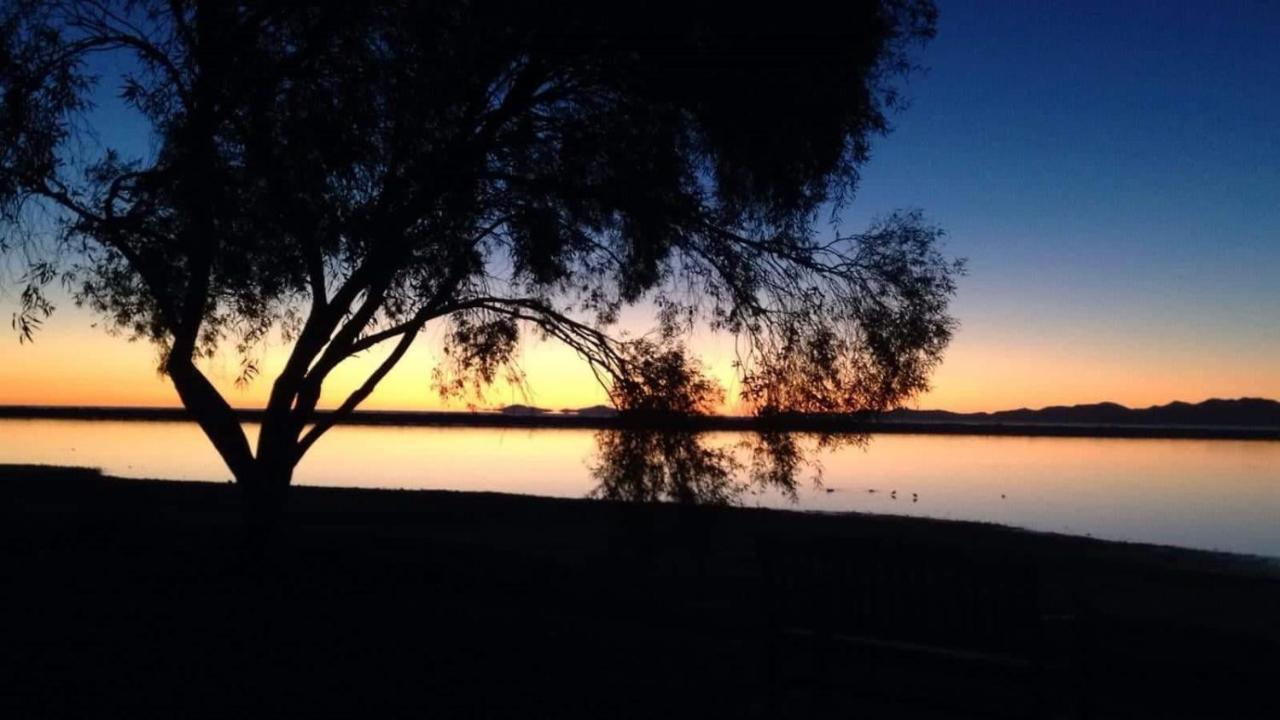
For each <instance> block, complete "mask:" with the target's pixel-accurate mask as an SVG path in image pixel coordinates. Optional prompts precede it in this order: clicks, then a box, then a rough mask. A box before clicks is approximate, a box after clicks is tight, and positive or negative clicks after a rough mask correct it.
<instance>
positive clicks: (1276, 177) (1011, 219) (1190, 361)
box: [0, 0, 1280, 410]
mask: <svg viewBox="0 0 1280 720" xmlns="http://www.w3.org/2000/svg"><path fill="white" fill-rule="evenodd" d="M939 6H940V10H941V18H940V21H939V32H938V37H937V39H936V40H935V41H934V42H933V43H932V44H931V45H930V46H928V47H927V48H926V49H925V51H924V52H922V53H920V54H919V60H920V62H921V64H922V65H924V66H926V67H927V68H928V70H927V72H925V73H923V74H917V75H915V76H914V77H913V78H912V79H911V81H910V83H909V84H908V86H907V88H906V89H907V95H908V96H909V98H910V106H909V107H908V108H906V109H905V110H904V111H902V112H900V113H898V114H897V115H896V116H895V117H894V126H895V128H894V132H893V133H892V134H891V135H889V136H888V137H886V138H883V139H880V140H879V141H878V142H877V143H876V144H875V145H874V147H873V157H872V160H871V162H870V164H869V165H868V166H867V167H866V168H865V170H864V173H863V181H862V185H861V189H860V192H859V194H858V197H857V199H856V200H855V202H854V204H853V206H852V207H850V208H849V209H848V210H847V211H846V212H845V213H844V214H843V216H842V218H841V229H842V230H843V231H845V232H852V231H856V230H858V229H860V228H862V227H863V226H865V224H866V222H867V220H868V219H870V218H871V217H873V216H875V215H877V214H882V213H886V212H888V211H890V210H893V209H895V208H900V207H919V208H922V209H923V210H924V211H925V212H926V214H927V215H928V216H929V217H930V219H932V220H933V221H935V222H937V223H938V224H939V225H941V226H942V227H943V228H945V229H946V230H947V232H948V241H947V242H948V244H947V251H948V252H949V253H950V254H953V255H958V256H964V257H967V258H968V260H969V268H970V271H969V275H968V276H967V277H965V278H963V279H962V282H961V287H960V293H959V296H958V297H957V299H956V303H955V306H954V310H955V312H956V314H957V316H958V317H959V319H960V321H961V328H960V330H959V333H958V335H957V337H956V339H955V341H954V343H953V344H952V346H951V348H950V349H949V351H948V353H947V358H946V361H945V362H944V364H943V366H942V367H941V368H940V369H939V371H938V373H937V374H936V375H935V378H934V385H935V387H934V389H933V390H932V391H931V392H929V393H928V394H926V395H924V396H922V397H921V398H918V399H917V400H916V401H914V402H913V403H912V404H913V405H915V406H919V407H943V408H948V409H955V410H996V409H1003V408H1009V407H1018V406H1031V407H1039V406H1044V405H1051V404H1064V403H1066V404H1069V403H1081V402H1096V401H1101V400H1114V401H1117V402H1121V403H1124V404H1127V405H1133V406H1144V405H1151V404H1156V403H1164V402H1168V401H1170V400H1174V399H1181V400H1189V401H1197V400H1202V399H1205V398H1208V397H1238V396H1245V395H1248V396H1265V397H1273V398H1280V42H1277V38H1280V3H1274V2H1263V1H1261V0H1255V1H1251V2H1250V1H1244V2H1234V3H1226V2H1224V3H1212V2H1203V3H1185V4H1183V3H1177V2H1127V3H1085V2H1079V1H1072V2H1043V1H1042V2H1034V3H1027V2H975V3H969V2H948V1H947V0H940V1H939ZM103 112H104V116H106V117H110V119H111V122H112V126H111V127H109V128H107V129H106V131H105V132H104V133H103V138H104V140H105V141H108V142H111V141H113V139H115V138H119V139H121V140H124V139H127V138H130V136H131V135H132V134H136V131H135V127H134V126H133V124H132V123H131V121H130V120H129V119H128V118H127V117H124V116H120V117H114V116H110V115H109V113H110V111H109V110H104V111H103ZM6 292H7V295H5V296H4V297H0V313H3V314H4V315H5V316H7V315H8V314H9V313H10V312H11V311H12V308H13V297H12V296H13V291H12V288H10V289H8V290H7V291H6ZM93 320H94V319H93V318H92V317H91V316H90V315H88V314H87V313H85V312H82V311H79V310H76V309H74V308H73V307H72V306H71V304H70V302H63V303H62V304H61V307H60V309H59V311H58V313H57V314H55V316H54V318H52V319H51V320H50V321H49V323H48V324H47V327H46V328H45V331H44V332H43V333H42V334H41V335H40V336H39V338H38V340H37V342H36V343H35V344H34V345H28V346H22V347H19V345H18V343H17V340H16V338H15V337H14V336H13V335H12V334H9V335H7V336H5V337H0V403H29V404H108V405H173V404H176V403H177V399H176V395H175V394H174V392H173V390H172V389H171V387H170V386H169V385H168V383H167V381H165V380H164V379H163V378H161V377H160V376H159V375H157V373H156V372H155V367H156V359H155V355H154V352H153V350H152V349H151V348H150V347H148V346H145V345H139V344H129V343H127V342H125V341H124V340H123V339H121V338H113V337H110V336H108V335H107V334H106V333H105V332H103V331H102V330H101V329H96V328H92V327H90V323H92V322H93ZM433 337H435V334H434V333H432V332H428V333H427V334H426V336H424V337H423V338H422V339H421V341H420V342H419V344H418V346H417V347H416V349H415V350H414V351H412V352H411V353H410V354H409V356H407V357H406V358H405V360H404V361H403V362H402V363H401V366H400V367H399V368H398V369H397V370H396V371H395V372H394V373H393V374H392V375H391V376H390V377H388V379H387V380H386V381H385V382H384V384H383V386H382V387H381V388H380V389H379V391H378V392H377V393H375V395H374V396H373V397H372V398H371V399H370V400H369V402H368V403H366V407H371V408H414V409H416V408H434V407H439V406H440V403H439V401H438V400H437V398H436V396H435V393H434V391H433V390H432V388H431V386H430V382H429V378H430V368H431V364H432V358H431V346H432V344H433V343H432V339H433ZM694 344H695V347H696V348H697V349H698V350H700V351H701V353H702V354H703V355H704V357H705V359H706V360H707V362H708V365H709V366H710V368H711V370H712V372H713V373H714V374H715V375H717V376H719V377H720V378H722V380H724V381H726V382H727V383H729V384H730V386H731V390H732V382H731V381H732V378H731V375H732V373H731V371H730V369H729V368H728V366H727V362H728V359H729V358H730V357H731V347H732V345H731V343H730V342H729V341H728V340H726V339H716V338H710V337H706V336H699V337H698V338H696V339H695V343H694ZM523 358H524V359H523V365H524V367H525V369H526V371H527V373H528V375H529V378H530V380H531V384H532V389H533V393H534V394H533V395H532V397H530V398H527V399H523V400H522V398H520V397H519V396H518V395H515V394H513V393H512V392H510V391H508V390H506V389H495V391H494V392H493V393H492V394H491V397H490V398H489V399H488V402H491V403H496V404H501V403H505V402H515V401H531V402H534V403H537V404H540V405H545V406H549V407H556V408H559V407H574V406H581V405H589V404H592V403H595V402H599V401H601V400H602V399H603V393H602V392H601V391H600V390H599V388H598V387H596V386H595V385H594V381H593V380H592V378H591V375H590V373H589V372H587V370H586V368H585V367H584V366H583V365H582V364H581V362H580V361H578V360H577V359H576V358H575V357H574V356H573V354H572V353H571V352H568V351H566V350H563V349H559V348H554V347H550V346H545V345H541V344H539V343H529V344H528V345H527V346H526V348H525V351H524V354H523ZM282 359H283V358H282V352H281V350H280V349H278V348H277V349H274V350H272V349H269V350H268V352H267V357H266V365H267V368H268V374H269V371H270V368H271V367H272V366H273V365H278V364H279V363H280V362H282ZM373 360H374V359H373V358H369V359H366V360H363V361H358V362H355V363H352V364H351V366H350V367H348V368H346V369H345V370H344V371H342V372H340V373H339V374H338V376H337V377H336V378H335V379H334V380H333V381H331V383H330V385H331V386H332V387H331V388H330V394H328V395H327V404H334V403H336V402H337V401H338V400H340V395H341V394H342V391H343V390H344V389H349V388H350V387H352V386H353V385H354V383H355V382H356V381H357V379H358V378H359V377H360V376H361V373H363V372H367V370H368V368H369V366H370V365H371V364H372V362H373ZM207 369H208V370H209V372H210V373H211V375H212V376H213V377H214V379H215V381H216V382H217V383H218V384H219V385H220V386H221V387H223V388H225V391H226V392H227V394H228V396H229V398H230V399H231V401H232V402H233V404H238V405H245V406H251V405H256V404H261V402H262V400H263V398H264V397H265V394H266V392H267V390H268V382H266V381H259V382H258V383H256V384H255V385H254V386H253V387H251V388H250V389H248V390H246V391H240V390H236V389H234V388H233V387H232V383H231V379H232V378H233V377H234V376H235V373H236V370H237V366H236V363H235V361H234V359H233V358H230V357H228V358H223V359H218V360H215V361H214V362H213V363H212V364H210V365H209V366H208V368H207ZM727 409H729V410H733V409H734V408H733V407H732V406H730V407H729V408H727Z"/></svg>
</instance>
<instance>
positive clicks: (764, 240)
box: [0, 0, 959, 519]
mask: <svg viewBox="0 0 1280 720" xmlns="http://www.w3.org/2000/svg"><path fill="white" fill-rule="evenodd" d="M322 5H323V7H319V6H314V7H313V6H308V5H307V4H302V3H286V2H279V1H276V2H236V1H234V0H164V1H162V0H127V1H126V0H96V1H91V0H81V1H79V2H73V1H69V0H5V1H4V3H3V6H2V9H0V96H2V100H0V102H2V104H0V210H2V212H3V216H2V217H3V222H2V224H0V226H2V227H3V228H4V230H3V233H0V238H3V240H0V242H3V243H4V244H5V245H6V246H8V247H10V248H20V249H22V250H23V251H24V252H25V254H26V257H28V258H30V259H31V264H30V266H29V268H28V271H27V273H26V280H27V283H26V288H25V290H24V292H23V294H22V295H21V298H20V299H21V307H20V309H19V311H18V312H17V313H16V314H15V317H14V325H15V327H16V328H17V329H18V331H19V332H20V333H21V334H22V335H23V336H24V337H26V338H29V337H30V335H31V332H32V331H33V330H34V328H35V327H36V326H37V325H38V324H39V321H40V320H41V318H42V317H44V316H45V315H47V314H48V312H50V311H51V310H52V308H51V306H50V305H49V304H48V301H47V300H46V299H45V295H44V294H43V292H42V288H43V287H44V286H45V285H46V284H47V283H49V282H51V281H53V280H54V279H55V278H59V277H61V278H63V279H64V280H65V281H66V282H67V284H68V286H69V287H70V288H71V290H72V291H73V294H74V297H75V299H76V301H77V302H80V303H83V304H86V305H88V306H90V307H92V308H94V309H95V310H97V311H98V312H100V313H101V314H102V315H104V316H105V317H106V318H107V319H108V320H109V321H110V323H111V324H112V325H114V326H116V327H118V328H122V329H124V330H125V331H127V332H128V333H131V334H132V335H134V336H136V337H138V338H144V339H147V340H149V341H151V342H154V343H155V344H156V345H157V346H158V347H159V348H161V351H162V358H163V359H162V364H161V367H162V370H163V372H165V373H166V374H167V375H168V376H169V377H170V378H171V379H172V381H173V383H174V386H175V388H176V389H177V391H178V394H179V396H180V397H181V399H182V402H183V403H184V405H185V406H186V407H187V408H189V410H190V411H191V413H192V414H193V416H194V417H195V418H196V419H197V420H198V422H199V424H200V427H201V428H202V429H203V431H204V432H205V434H206V435H207V436H208V437H209V439H210V440H211V441H212V443H213V445H214V446H215V447H216V448H217V450H218V452H219V453H220V454H221V456H222V457H223V458H224V459H225V461H226V463H227V465H228V467H229V468H230V470H231V472H232V473H233V474H234V476H235V478H236V480H237V481H238V483H239V484H240V486H241V487H242V488H243V489H244V491H245V494H246V498H247V499H248V500H249V503H248V507H249V508H250V509H252V510H255V511H256V512H257V513H258V517H259V518H261V519H269V518H270V517H271V516H272V515H273V514H274V513H275V512H276V511H277V510H278V508H279V506H280V504H281V502H282V500H283V496H284V492H285V488H286V487H287V486H288V484H289V482H290V478H291V475H292V471H293V468H294V466H295V465H296V463H297V462H298V460H299V459H300V458H301V457H302V456H303V454H304V453H305V452H306V451H307V449H308V448H310V447H311V446H312V445H313V444H314V443H315V442H316V440H317V439H318V438H319V437H321V436H322V435H323V434H324V433H325V432H326V431H327V430H328V429H330V428H331V427H332V426H333V425H334V424H335V423H337V422H339V421H341V419H342V418H343V417H344V416H345V415H347V414H349V413H350V412H352V411H353V410H354V409H355V408H356V407H357V406H358V405H359V404H360V403H361V402H362V401H363V400H364V399H365V398H366V397H368V395H369V394H370V393H371V392H372V391H373V390H374V388H375V387H376V386H377V384H378V383H379V382H380V381H381V379H382V378H383V377H385V375H386V374H387V373H388V372H389V371H390V370H391V368H392V367H393V366H394V365H395V364H396V363H397V362H398V361H399V360H400V359H401V358H402V357H403V356H404V354H405V352H406V351H407V350H408V349H409V347H410V344H411V343H412V342H414V339H415V337H416V336H417V335H418V334H419V332H420V331H421V330H423V328H424V327H426V326H427V325H428V324H429V323H439V324H441V325H443V326H444V327H445V328H447V331H446V332H445V340H444V347H443V354H444V355H445V357H446V358H447V362H446V364H445V365H444V366H443V367H442V368H441V369H440V370H439V371H438V378H437V379H438V381H439V383H440V385H441V390H442V392H445V393H451V392H460V391H462V390H463V389H465V388H469V387H472V386H475V385H480V386H483V385H485V384H487V383H491V382H493V381H494V380H495V379H496V378H498V377H499V374H500V373H501V372H502V371H503V369H504V368H506V367H508V366H509V364H510V361H511V359H512V355H513V352H514V351H515V349H516V347H517V344H518V340H519V338H520V336H521V332H522V330H531V331H534V332H536V333H541V334H542V335H544V336H547V337H551V338H555V339H558V340H560V341H562V342H564V343H567V344H568V345H569V346H570V347H572V348H573V349H575V350H576V351H577V352H578V353H580V354H581V355H582V356H583V357H584V358H585V359H586V360H587V361H589V362H590V363H591V365H592V367H593V368H594V369H595V370H596V371H597V373H598V375H599V377H601V379H602V380H603V381H604V382H605V384H606V385H607V386H608V387H609V388H611V389H612V390H613V391H614V392H615V393H616V392H618V391H619V389H620V388H625V387H627V386H628V383H633V382H634V378H635V377H636V376H637V365H638V364H642V363H639V362H638V360H637V355H636V353H634V352H629V351H627V350H626V349H625V346H624V345H623V344H621V342H620V341H619V339H618V338H616V337H615V336H614V335H613V333H612V332H611V331H610V327H611V326H612V325H613V324H614V323H615V322H616V320H617V318H618V314H619V311H620V309H621V308H622V307H624V306H626V305H628V304H633V303H637V302H640V301H648V302H651V303H652V305H653V307H655V308H656V314H657V320H658V322H657V325H658V327H659V328H660V330H661V334H660V335H659V336H658V337H659V338H660V340H659V341H658V342H657V343H656V344H654V345H652V346H651V347H652V348H662V347H666V346H667V344H668V342H667V341H669V340H671V339H673V338H677V337H678V336H679V335H680V333H682V332H683V331H685V330H687V329H688V328H690V327H692V325H693V324H694V323H695V322H706V323H707V324H708V325H709V326H710V327H711V328H713V329H715V330H718V331H723V332H729V333H734V334H736V335H738V336H740V337H741V338H742V339H743V341H744V342H743V343H742V344H741V345H742V347H743V348H744V350H743V361H742V363H741V366H740V371H741V373H742V381H743V387H744V389H745V395H746V398H747V400H748V401H750V402H752V403H754V405H755V406H756V407H758V408H760V409H762V410H768V411H775V412H776V411H787V410H800V411H806V412H812V411H829V412H843V411H856V410H867V409H879V408H885V407H888V406H890V405H892V404H894V403H895V402H897V401H899V400H900V399H902V398H904V397H906V396H909V395H911V394H913V393H915V392H918V391H919V390H921V389H922V388H924V387H925V385H926V381H927V376H928V373H929V371H930V369H931V368H932V367H933V365H934V364H935V363H936V362H937V361H938V359H939V356H940V353H941V351H942V349H943V348H944V346H945V344H946V343H947V341H948V339H949V337H950V334H951V330H952V326H953V321H952V319H951V318H950V317H949V316H948V315H947V312H946V310H947V304H948V300H949V298H950V296H951V295H952V293H953V292H954V279H955V276H956V273H957V272H958V270H959V268H958V266H957V265H956V264H954V263H952V262H949V261H947V260H946V259H944V258H943V257H942V256H941V255H940V254H939V252H938V250H937V248H936V242H937V240H938V238H939V235H940V232H939V231H938V230H937V229H936V228H933V227H931V226H929V225H927V224H926V223H924V222H923V221H922V219H921V217H920V216H919V215H918V214H915V213H900V214H894V215H891V216H889V217H888V218H887V219H885V220H883V221H882V222H880V223H878V224H876V225H875V226H874V227H873V228H871V229H870V230H869V231H867V232H865V233H863V234H859V235H854V236H847V237H835V238H825V239H824V238H821V237H820V236H819V235H818V234H817V233H816V232H815V231H814V229H813V225H814V222H815V220H816V219H817V218H818V216H819V213H822V212H826V211H829V210H830V209H832V208H838V207H839V206H840V205H841V204H843V203H844V202H846V201H848V200H849V199H850V198H851V197H852V193H853V190H854V187H855V184H856V180H857V177H858V168H859V165H860V164H861V163H862V162H863V161H864V160H865V159H866V157H867V154H868V147H869V141H870V138H871V137H872V136H873V135H875V134H876V133H879V132H881V131H884V130H885V128H886V120H885V112H886V111H887V109H888V108H890V107H892V106H894V105H895V103H896V94H895V91H894V86H893V81H894V80H895V79H896V78H897V77H899V76H901V75H902V74H903V73H904V72H906V71H907V70H908V69H909V68H910V62H909V56H908V51H909V50H910V47H911V46H912V45H913V44H914V43H917V42H920V41H923V40H924V39H927V38H928V37H930V36H931V35H932V33H933V28H934V19H935V11H934V8H933V6H932V3H931V2H929V1H928V0H858V1H855V2H847V3H839V4H836V5H834V6H830V5H829V4H826V3H801V4H800V5H796V4H795V3H791V4H789V5H788V6H787V8H786V11H787V12H786V14H785V16H783V15H780V13H779V12H778V11H777V10H776V9H775V10H769V11H758V10H754V9H748V8H734V9H733V10H732V11H725V10H724V9H722V7H721V6H720V5H719V4H715V3H705V4H704V3H697V2H693V3H689V2H683V3H652V4H648V3H646V4H639V3H637V4H634V5H633V4H627V5H625V6H624V7H616V5H617V4H615V3H599V2H566V3H564V4H558V6H557V7H556V8H555V9H554V10H552V9H549V8H547V7H545V6H543V5H541V4H538V3H527V2H516V1H514V0H513V1H510V2H486V1H485V0H476V1H474V2H430V3H428V2H422V3H419V2H410V1H409V0H399V1H395V0H372V1H370V2H360V3H326V4H322ZM103 56H108V57H110V58H111V62H109V63H96V64H95V61H94V58H97V57H103ZM108 70H110V72H108ZM104 74H106V75H107V76H108V78H105V79H106V80H110V81H115V82H118V90H119V97H120V98H121V100H122V102H123V103H125V104H126V105H127V107H128V109H129V112H131V113H133V114H134V115H136V116H137V117H138V118H139V124H140V127H145V128H146V131H147V132H149V138H148V139H149V141H150V145H151V150H150V151H149V152H147V153H145V154H144V155H143V156H141V157H130V156H126V155H124V154H123V153H121V152H119V151H117V150H114V149H106V150H102V151H96V150H94V147H95V143H94V142H91V140H92V138H93V136H94V131H95V128H94V127H92V124H93V122H94V118H95V117H97V116H95V115H93V114H92V113H91V112H89V110H90V107H89V99H90V97H92V91H93V88H94V86H95V83H100V82H103V81H104V78H103V77H101V76H102V75H104ZM139 132H141V130H140V131H139ZM272 333H280V334H281V335H282V336H283V337H284V338H285V339H286V340H288V341H289V343H290V347H291V350H290V354H289V356H288V359H287V362H286V363H285V365H284V367H283V369H282V370H281V371H280V373H279V375H278V376H277V377H276V378H274V380H273V384H272V388H271V392H270V396H269V401H268V404H267V407H266V414H265V418H264V420H263V422H262V426H261V431H260V434H259V437H258V440H257V446H256V448H253V447H251V446H250V443H249V441H248V440H247V438H246V436H245V434H244V433H243V431H242V430H241V427H240V424H239V423H238V422H237V420H236V416H235V414H234V413H233V412H232V408H231V407H230V406H229V404H228V403H227V401H226V400H225V399H224V398H223V397H222V396H221V395H220V394H219V393H218V392H217V391H216V389H215V388H214V386H213V385H212V384H211V383H210V382H209V380H208V379H207V378H206V376H205V375H204V374H203V373H202V371H201V370H200V368H199V365H198V361H199V360H200V358H202V357H203V356H208V355H210V354H211V353H213V352H214V350H215V348H218V347H226V346H234V347H235V348H236V350H237V351H238V352H239V353H240V356H241V357H242V358H243V359H242V363H243V375H242V379H243V380H245V381H248V380H251V379H252V378H253V376H254V375H256V374H257V365H256V362H255V359H254V358H255V354H254V351H255V348H257V347H259V346H260V345H261V343H262V342H263V340H264V339H265V338H267V337H268V336H270V335H271V334H272ZM374 348H387V349H388V351H387V353H386V355H385V359H383V360H382V361H381V363H380V364H379V365H378V366H377V368H376V369H375V370H374V371H373V372H372V373H371V374H370V375H369V376H368V378H367V379H366V380H365V381H364V382H363V383H362V384H361V385H360V386H359V387H358V388H357V389H356V390H355V391H354V392H353V393H352V394H351V395H350V397H348V398H347V399H346V400H345V401H344V402H343V403H342V404H341V405H340V407H339V408H338V409H337V411H336V412H334V413H332V414H317V412H316V405H317V402H318V400H319V398H320V396H321V389H322V387H323V385H324V383H325V381H326V379H327V378H328V377H329V375H330V373H331V372H332V371H333V370H334V369H335V368H336V367H338V366H339V365H340V364H341V363H342V362H344V361H345V360H347V359H348V358H351V357H352V356H355V355H358V354H360V353H365V352H368V351H370V350H373V349H374ZM627 394H628V396H630V397H637V398H639V397H643V393H639V394H637V393H634V392H629V393H627Z"/></svg>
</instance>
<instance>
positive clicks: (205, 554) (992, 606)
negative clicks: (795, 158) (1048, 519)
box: [0, 467, 1280, 718]
mask: <svg viewBox="0 0 1280 720" xmlns="http://www.w3.org/2000/svg"><path fill="white" fill-rule="evenodd" d="M0 506H2V507H3V508H4V511H3V512H4V517H3V519H2V520H3V523H2V524H0V558H2V562H3V582H4V587H3V593H4V597H5V609H4V612H3V614H2V615H0V638H2V641H0V642H2V645H0V647H2V652H3V656H2V657H0V678H2V680H0V682H2V687H0V717H13V718H18V717H46V716H76V717H111V716H125V715H128V716H134V717H193V716H205V717H212V716H220V717H403V716H416V717H591V718H608V717H692V716H703V717H711V718H720V717H725V718H731V717H761V718H772V717H853V716H857V717H1081V718H1083V717H1090V718H1092V717H1116V718H1128V717H1268V718H1274V717H1280V702H1278V701H1277V697H1278V696H1280V691H1278V690H1277V689H1276V686H1275V682H1276V678H1277V676H1278V674H1277V671H1278V670H1280V654H1278V650H1280V642H1278V641H1280V573H1278V572H1277V570H1276V566H1275V564H1273V563H1269V562H1264V561H1256V560H1249V559H1244V558H1233V557H1229V556H1221V555H1211V554H1207V553H1195V552H1189V551H1181V550H1172V549H1167V548H1155V547H1150V546H1139V545H1121V544H1114V543H1103V542H1098V541H1092V540H1086V539H1078V538H1068V537H1062V536H1054V535H1041V534H1034V533H1027V532H1019V531H1015V530H1010V529H1006V528H1000V527H994V526H984V525H975V524H967V523H944V522H932V521H919V520H904V519H899V518H887V517H871V516H861V515H848V516H819V515H811V514H801V513H791V512H778V511H756V510H738V509H711V508H681V507H675V506H656V507H655V506H627V505H620V504H610V503H603V502H588V501H567V500H551V499H541V498H530V497H517V496H508V495H491V494H463V493H448V492H389V491H356V490H322V489H310V488H304V489H298V490H296V491H295V493H294V495H293V496H292V504H291V508H290V514H289V517H288V519H287V522H286V524H285V526H284V527H283V528H282V529H281V532H280V535H279V537H278V538H277V542H276V543H275V545H274V546H273V547H272V548H270V549H269V551H268V552H267V553H266V554H265V555H259V554H256V553H253V552H250V551H247V550H246V547H245V545H244V543H243V535H242V533H241V530H240V526H239V522H238V507H237V496H236V495H235V492H234V489H233V488H231V487H230V486H225V485H212V484H194V483H164V482H141V481H126V480H118V479H112V478H103V477H100V476H98V475H96V474H95V473H93V472H90V471H76V470H58V469H49V468H43V469H37V468H22V467H0Z"/></svg>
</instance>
